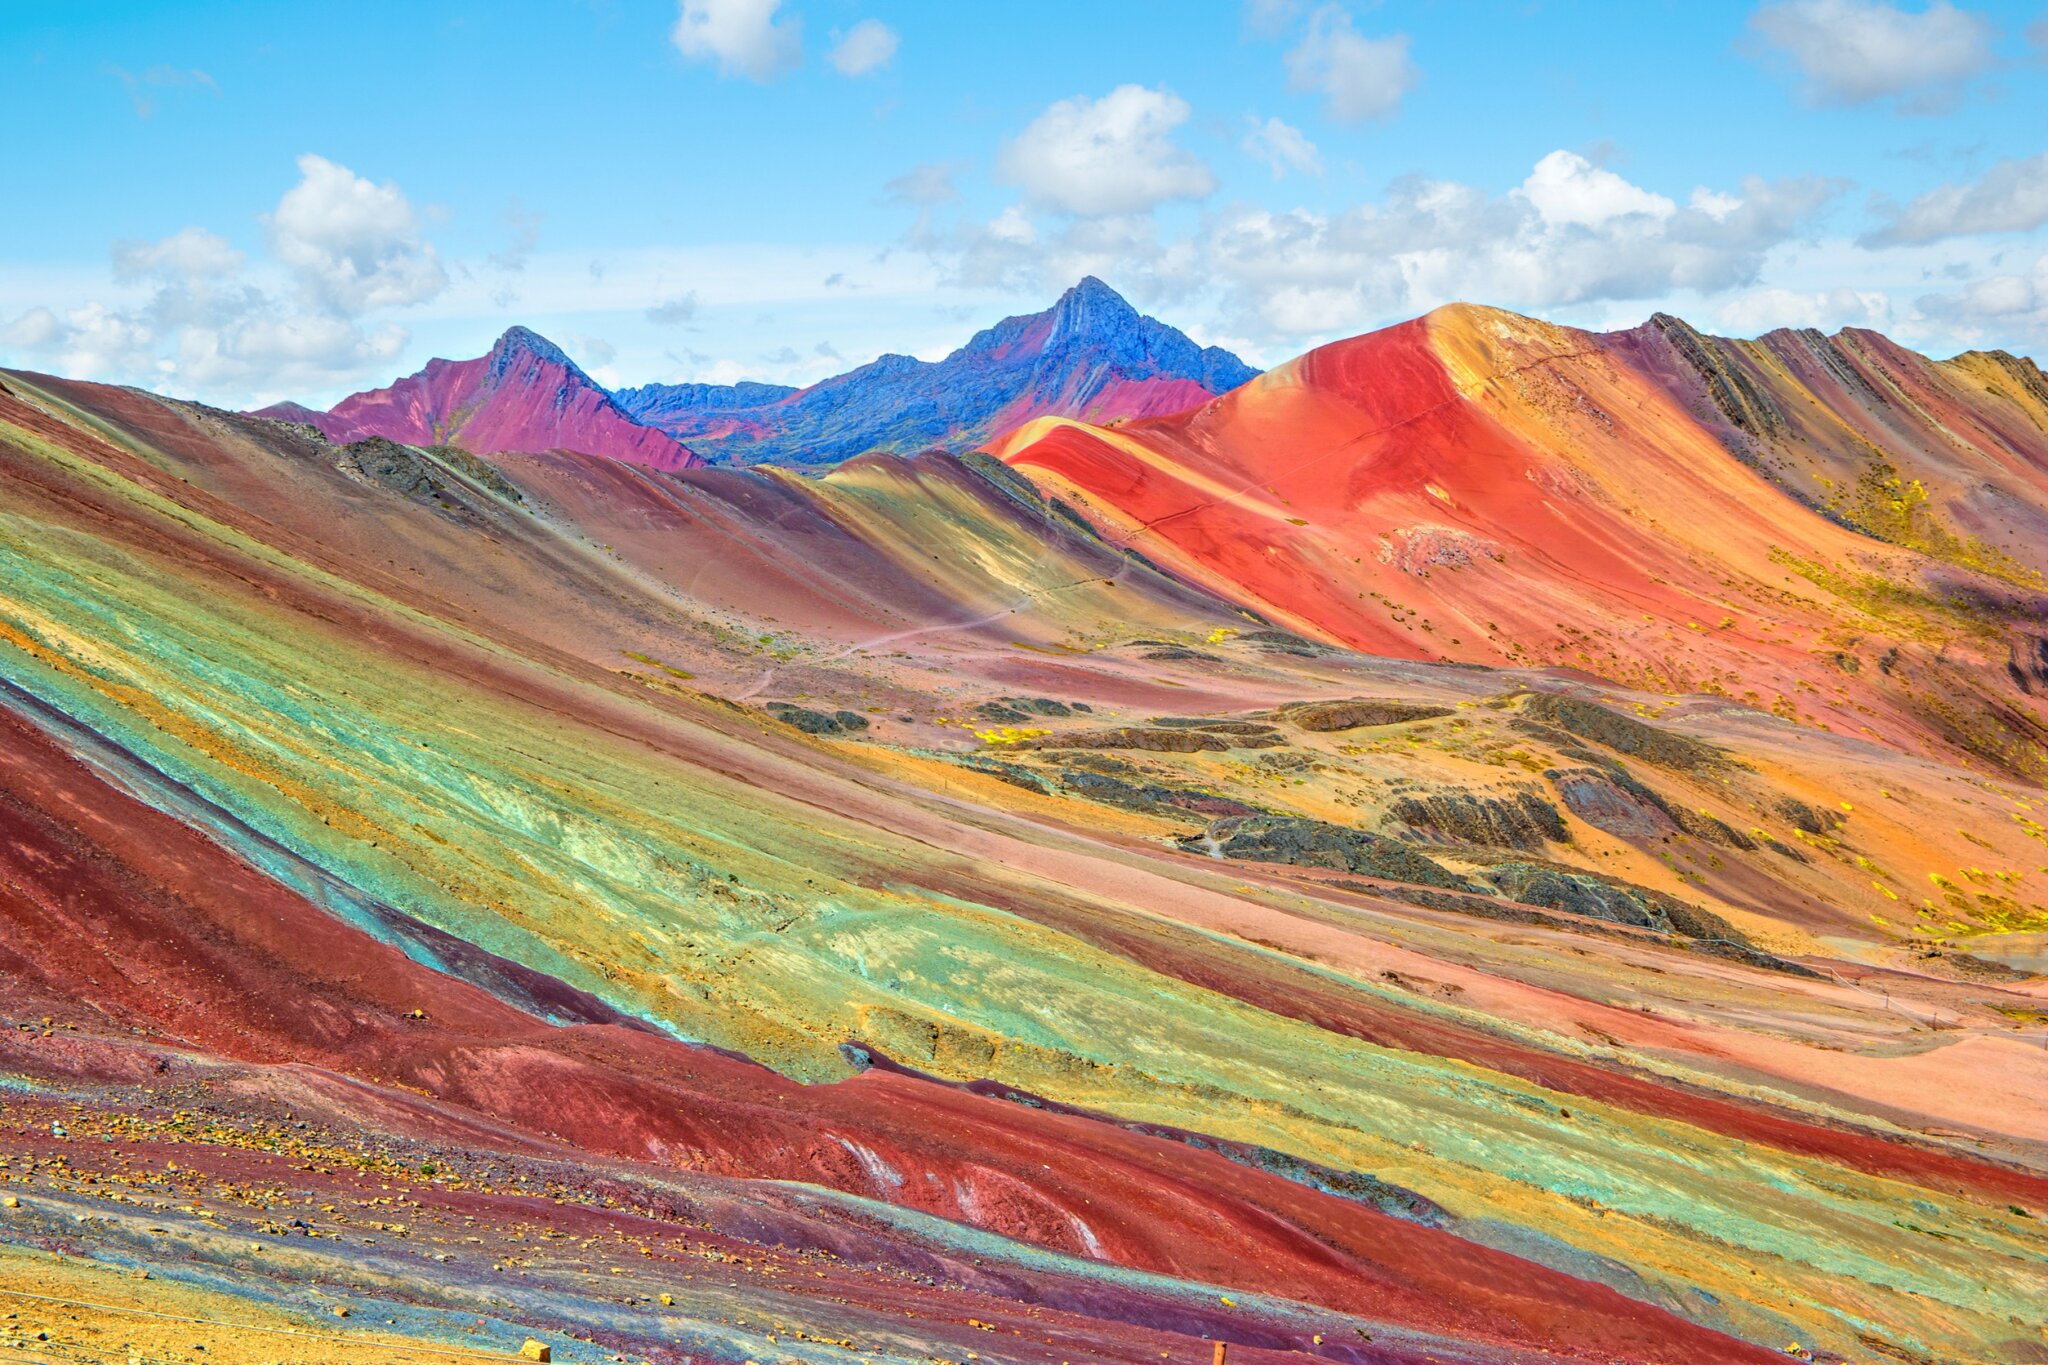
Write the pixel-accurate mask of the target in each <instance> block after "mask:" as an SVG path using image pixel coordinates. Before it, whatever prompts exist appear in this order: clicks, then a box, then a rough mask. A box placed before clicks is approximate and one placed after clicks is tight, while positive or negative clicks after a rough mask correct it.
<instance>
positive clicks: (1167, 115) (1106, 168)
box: [998, 85, 1216, 215]
mask: <svg viewBox="0 0 2048 1365" xmlns="http://www.w3.org/2000/svg"><path fill="white" fill-rule="evenodd" d="M1187 117H1188V106H1187V102H1186V101H1185V100H1182V99H1181V98H1180V97H1179V96H1178V95H1174V94H1172V93H1170V92H1168V91H1166V90H1149V89H1147V88H1145V87H1144V86H1142V85H1120V86H1118V87H1117V88H1116V89H1114V90H1112V91H1110V92H1109V93H1108V94H1107V95H1104V96H1103V97H1102V98H1101V99H1099V100H1090V99H1084V98H1078V97H1077V98H1074V99H1067V100H1061V101H1060V102H1059V103H1057V104H1055V105H1053V106H1052V107H1051V108H1049V109H1047V110H1046V111H1045V112H1044V113H1042V114H1040V115H1039V116H1038V117H1037V118H1036V119H1034V120H1032V122H1031V125H1030V126H1029V127H1027V128H1026V129H1025V130H1024V131H1023V132H1022V133H1019V134H1018V135H1017V137H1016V139H1015V140H1014V141H1012V142H1011V143H1010V144H1009V145H1008V146H1006V147H1004V148H1003V151H1002V156H1001V158H1000V160H999V162H998V168H999V170H1000V171H1001V174H1002V176H1003V178H1004V179H1005V180H1006V181H1008V182H1009V183H1011V184H1014V185H1017V186H1018V187H1019V188H1021V189H1022V190H1023V191H1024V194H1025V196H1026V197H1027V198H1028V199H1029V200H1030V201H1031V202H1032V203H1033V204H1035V205H1038V206H1039V207H1042V208H1047V209H1053V210H1056V211H1059V212H1063V213H1074V214H1083V215H1096V214H1111V213H1139V212H1143V211H1145V210H1147V209H1150V208H1153V207H1154V206H1156V205H1158V204H1162V203H1164V202H1166V201H1167V200H1170V199H1200V198H1202V197H1204V196H1205V195H1207V194H1209V193H1210V192H1211V191H1213V190H1214V189H1215V188H1216V177H1215V176H1214V175H1212V174H1210V172H1209V168H1208V167H1207V166H1206V165H1204V164H1203V163H1202V161H1201V159H1200V158H1199V157H1196V156H1194V155H1193V154H1192V153H1189V152H1187V151H1184V150H1182V149H1181V148H1180V147H1177V146H1175V145H1174V143H1173V141H1172V138H1171V137H1170V134H1171V133H1172V132H1173V130H1174V129H1175V128H1178V127H1179V126H1180V125H1181V124H1183V123H1185V122H1187Z"/></svg>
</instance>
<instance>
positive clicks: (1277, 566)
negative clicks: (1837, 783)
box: [1001, 306, 2048, 771]
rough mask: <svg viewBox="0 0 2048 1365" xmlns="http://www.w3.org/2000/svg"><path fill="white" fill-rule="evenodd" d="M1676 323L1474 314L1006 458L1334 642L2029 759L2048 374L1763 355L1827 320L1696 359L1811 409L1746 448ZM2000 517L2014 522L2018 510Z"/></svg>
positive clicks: (1024, 439)
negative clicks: (1565, 672)
mask: <svg viewBox="0 0 2048 1365" xmlns="http://www.w3.org/2000/svg"><path fill="white" fill-rule="evenodd" d="M1679 326H1682V324H1679ZM1672 334H1673V327H1672V325H1670V324H1668V323H1667V324H1658V325H1652V326H1650V327H1648V328H1646V329H1638V331H1636V332H1631V333H1624V334H1619V335H1617V336H1595V335H1592V334H1589V333H1585V332H1579V331H1575V330H1572V329H1569V328H1562V327H1555V326H1551V325H1549V324H1546V323H1541V322H1537V321H1535V320H1533V319H1529V318H1522V317H1517V316H1515V315H1513V314H1509V313H1503V312H1499V311H1496V310H1491V309H1482V308H1472V307H1465V306H1458V307H1452V308H1447V309H1442V310H1439V311H1438V312H1436V313H1432V314H1430V315H1429V316H1428V317H1426V318H1421V319H1417V320H1415V321H1413V322H1409V323H1404V324H1401V325H1399V326H1396V327H1391V328H1388V329H1386V330H1384V331H1380V332H1375V333H1372V334H1370V335H1368V336H1363V337H1359V338H1355V339H1353V340H1350V341H1344V342H1338V343H1335V344H1333V345H1330V346H1326V347H1323V348H1321V349H1319V350H1316V351H1312V352H1310V353H1309V354H1307V355H1305V356H1303V357H1301V358H1300V359H1298V360H1296V361H1293V362H1290V363H1289V364H1287V365H1283V366H1280V367H1278V368H1276V369H1275V370H1273V371H1271V372H1269V373H1268V374H1266V375H1264V376H1262V377H1261V378H1260V379H1259V380H1257V381H1256V382H1254V383H1252V384H1250V385H1247V386H1246V387H1244V388H1242V389H1239V390H1237V391H1236V392H1234V393H1232V394H1229V395H1226V396H1225V397H1223V398H1220V399H1217V400H1216V401H1215V402H1213V403H1210V404H1208V405H1206V406H1204V407H1202V408H1200V409H1197V410H1195V411H1193V412H1189V413H1185V414H1182V415H1179V416H1176V417H1172V418H1166V419H1161V420H1157V421H1150V422H1135V423H1131V424H1128V425H1126V426H1123V427H1120V428H1118V429H1115V430H1105V429H1101V428H1096V427H1091V426H1087V425H1084V424H1081V423H1077V422H1071V421H1064V420H1054V419H1047V420H1042V421H1039V422H1036V423H1033V424H1031V425H1030V426H1028V427H1026V428H1024V429H1021V430H1019V431H1018V432H1016V433H1014V434H1013V435H1012V436H1011V437H1009V438H1008V439H1007V441H1005V442H1004V443H1003V446H1002V450H1001V453H1002V454H1003V457H1004V458H1005V459H1007V460H1008V461H1010V462H1011V463H1012V464H1013V465H1014V466H1015V467H1017V468H1018V469H1020V470H1022V471H1024V472H1026V473H1028V474H1029V475H1031V476H1032V477H1033V478H1034V479H1038V480H1041V481H1043V482H1045V483H1046V484H1047V485H1048V487H1049V488H1050V489H1052V490H1055V491H1058V492H1060V493H1061V494H1063V495H1064V496H1067V497H1069V498H1070V499H1072V500H1073V501H1074V502H1076V504H1077V505H1079V506H1080V507H1081V508H1082V509H1083V510H1084V511H1086V512H1088V513H1089V514H1090V515H1091V516H1093V517H1095V518H1096V519H1097V520H1098V522H1099V523H1100V524H1103V525H1105V526H1106V527H1111V528H1114V532H1113V538H1114V539H1116V540H1118V541H1119V542H1121V543H1125V544H1128V545H1129V546H1130V547H1131V548H1133V549H1135V550H1138V551H1140V552H1142V553H1144V554H1145V555H1146V556H1148V557H1149V558H1151V559H1153V560H1154V561H1156V562H1159V563H1161V564H1163V565H1164V566H1166V567H1168V568H1169V569H1171V570H1175V571H1178V572H1181V573H1183V574H1184V575H1186V576H1188V577H1189V578H1191V579H1192V580H1194V581H1197V582H1200V583H1203V584H1205V585H1206V586H1208V587H1210V588H1211V589H1212V590H1214V591H1217V592H1219V593H1221V594H1223V595H1225V596H1227V597H1230V598H1232V599H1233V600H1236V601H1239V602H1241V603H1243V604H1244V605H1246V606H1248V607H1250V608H1252V609H1254V610H1257V611H1259V612H1260V613H1262V614H1265V615H1267V616H1269V617H1271V618H1272V619H1274V620H1276V621H1279V622H1281V623H1283V624H1285V625H1287V626H1288V627H1289V628H1291V629H1295V630H1299V631H1302V632H1304V633H1308V634H1313V635H1316V636H1318V637H1320V638H1323V639H1328V640H1332V641H1337V642H1341V643H1343V644H1346V645H1350V646H1353V647H1355V648H1359V649H1363V650H1367V651H1371V652H1374V653H1380V654H1387V655H1392V656H1396V657H1407V658H1425V659H1449V660H1456V661H1461V662H1473V663H1489V664H1507V663H1541V664H1551V665H1565V666H1570V667H1574V668H1577V669H1581V670H1583V671H1585V672H1587V673H1591V674H1595V675H1598V676H1601V677H1605V678H1609V679H1613V680H1615V681H1619V682H1624V683H1627V684H1629V685H1631V686H1637V687H1642V688H1646V689H1648V690H1652V691H1658V692H1666V693H1674V692H1700V691H1711V692H1719V693H1722V694H1725V695H1727V696H1730V697H1733V698H1738V699H1741V700H1743V701H1745V702H1747V703H1749V704H1750V705H1753V706H1757V707H1760V708H1765V709H1770V710H1773V711H1776V712H1777V713H1778V714H1780V715H1781V716H1784V717H1787V718H1796V719H1798V720H1800V721H1802V722H1804V723H1809V724H1818V725H1827V726H1833V727H1840V728H1844V729H1847V730H1849V731H1851V732H1853V733H1860V734H1870V735H1873V736H1876V737H1880V738H1885V739H1887V740H1889V741H1890V742H1898V743H1906V744H1918V743H1922V742H1925V741H1927V740H1929V739H1934V740H1938V741H1941V742H1945V743H1949V744H1953V745H1955V746H1957V747H1960V748H1962V749H1967V750H1970V751H1971V752H1974V753H1976V754H1978V755H1979V756H1980V757H1983V758H1988V759H1990V760H1991V761H1993V762H1996V763H1999V764H2001V765H2003V766H2008V767H2010V766H2014V765H2018V766H2020V767H2021V768H2023V769H2025V770H2028V771H2032V770H2034V769H2035V768H2037V767H2038V766H2039V762H2040V759H2039V755H2040V750H2039V741H2040V740H2041V739H2042V738H2043V737H2044V736H2048V723H2044V715H2048V713H2044V711H2043V709H2042V706H2041V704H2040V701H2039V700H2038V699H2037V694H2039V693H2040V692H2041V691H2043V690H2044V689H2042V688H2041V687H2040V685H2039V680H2038V679H2037V678H2036V677H2035V676H2033V672H2031V671H2028V670H2033V671H2038V662H2037V661H2038V660H2040V659H2041V658H2042V657H2043V648H2044V647H2043V646H2042V644H2041V642H2040V637H2041V635H2042V633H2043V632H2042V631H2041V629H2040V623H2041V621H2042V619H2043V612H2044V609H2048V595H2044V593H2043V578H2042V571H2043V569H2044V568H2048V539H2044V538H2043V537H2041V536H2038V535H2030V534H2029V530H2028V525H2029V520H2030V519H2038V518H2039V517H2040V516H2041V515H2042V509H2044V508H2048V428H2044V427H2041V426H2036V425H2034V424H2035V423H2036V422H2041V421H2044V420H2048V402H2044V401H2043V399H2042V396H2041V393H2040V392H2039V391H2036V390H2030V389H2027V388H2025V387H2023V386H2022V385H2021V384H2020V383H2018V382H2016V381H2014V380H2013V379H2011V378H2010V377H2008V378H2007V379H2006V381H2005V383H2004V384H2003V386H2002V387H2001V386H2000V385H1998V384H1996V383H1993V382H1991V381H1989V380H1987V379H1986V378H1985V377H1984V374H1985V372H1986V369H1987V367H1991V368H1995V369H1996V372H1997V373H2000V374H2005V373H2007V371H2006V370H2005V369H2004V368H2002V365H2003V362H2000V363H1999V364H1998V365H1996V366H1993V365H1992V362H1985V361H1979V360H1970V359H1967V358H1966V359H1964V360H1960V361H1957V362H1950V363H1949V364H1948V365H1946V366H1941V365H1936V364H1935V363H1934V362H1929V361H1925V360H1922V359H1920V358H1919V357H1912V359H1911V361H1910V363H1909V362H1908V361H1906V360H1905V359H1903V358H1902V357H1904V356H1905V355H1906V354H1908V353H1904V352H1901V351H1900V350H1899V348H1896V347H1890V346H1889V343H1886V344H1885V345H1886V348H1888V349H1882V354H1884V355H1886V356H1888V357H1890V362H1889V363H1891V364H1892V365H1893V366H1894V370H1888V371H1886V372H1885V373H1886V374H1888V375H1892V374H1895V375H1896V376H1899V377H1894V378H1887V379H1883V380H1881V381H1879V380H1872V381H1868V382H1864V381H1857V382H1856V384H1855V386H1854V387H1851V381H1850V380H1848V379H1841V378H1837V379H1835V380H1834V382H1833V387H1829V386H1827V385H1823V384H1821V383H1820V382H1819V381H1818V380H1815V381H1814V387H1812V388H1807V387H1805V386H1803V385H1799V384H1797V383H1795V381H1794V379H1793V377H1792V373H1791V371H1790V369H1789V367H1787V366H1783V365H1780V366H1777V367H1776V368H1772V367H1770V366H1767V365H1766V364H1765V363H1764V362H1765V360H1767V359H1768V358H1769V357H1772V356H1775V355H1777V354H1778V350H1776V349H1774V348H1783V349H1784V350H1785V351H1787V352H1793V353H1809V354H1810V348H1811V341H1810V339H1803V338H1796V337H1788V336H1780V337H1778V338H1776V339H1767V341H1766V343H1764V344H1761V345H1758V346H1756V347H1754V348H1753V349H1747V350H1746V349H1744V348H1742V347H1739V346H1734V345H1732V344H1729V345H1726V346H1725V347H1724V346H1720V345H1718V344H1717V346H1715V347H1696V348H1695V351H1694V353H1695V354H1696V355H1700V354H1723V353H1727V354H1733V355H1734V356H1735V357H1736V358H1735V359H1734V360H1731V361H1730V362H1729V364H1731V365H1735V364H1740V365H1742V366H1744V367H1746V368H1745V369H1744V370H1743V371H1742V373H1743V374H1744V375H1745V376H1749V375H1752V374H1753V376H1754V377H1753V378H1748V377H1746V378H1744V379H1743V380H1742V381H1741V383H1740V384H1739V385H1737V384H1736V383H1735V382H1734V381H1726V382H1724V383H1723V385H1722V386H1723V388H1724V389H1726V390H1727V391H1729V392H1734V393H1751V394H1754V395H1758V396H1757V397H1754V398H1752V399H1751V400H1750V401H1751V404H1752V407H1757V408H1758V410H1759V411H1761V410H1762V409H1761V407H1759V406H1758V405H1760V404H1761V403H1763V402H1764V401H1765V400H1764V398H1763V397H1762V396H1761V395H1765V394H1774V395H1776V396H1775V397H1771V398H1770V399H1769V400H1768V401H1769V402H1770V404H1771V407H1770V411H1773V412H1787V413H1796V414H1797V417H1796V418H1784V419H1776V420H1781V422H1782V426H1781V427H1780V428H1779V429H1778V431H1777V432H1776V433H1775V434H1771V433H1768V432H1767V433H1766V435H1764V436H1762V437H1756V438H1751V437H1749V436H1748V435H1746V434H1745V433H1743V432H1740V431H1731V430H1730V426H1731V422H1730V419H1728V418H1727V417H1726V416H1725V413H1724V410H1723V408H1722V407H1720V406H1719V405H1717V404H1716V403H1715V401H1713V398H1712V395H1711V393H1710V392H1709V384H1708V380H1707V379H1702V378H1701V372H1700V371H1699V370H1698V369H1697V367H1696V366H1695V365H1694V364H1693V363H1691V362H1688V361H1686V360H1685V359H1684V358H1683V356H1682V355H1681V353H1680V352H1679V350H1678V348H1677V347H1676V346H1674V345H1672V344H1670V343H1669V340H1668V338H1669V337H1670V336H1671V335H1672ZM1685 335H1686V336H1691V335H1692V334H1691V333H1690V332H1689V329H1688V330H1687V332H1686V333H1685ZM1847 344H1849V345H1852V346H1861V347H1863V348H1864V349H1866V350H1868V351H1870V352H1872V353H1878V352H1879V351H1880V349H1881V348H1878V347H1877V346H1876V344H1875V343H1874V342H1859V341H1857V340H1856V339H1854V338H1851V339H1850V342H1849V343H1847ZM2015 363H2018V362H2015ZM1825 366H1826V362H1825V361H1824V360H1822V359H1813V360H1810V361H1809V362H1808V368H1809V370H1810V371H1812V370H1822V369H1824V368H1825ZM1842 369H1843V370H1845V371H1846V372H1847V373H1848V374H1849V375H1850V376H1852V377H1853V376H1854V375H1856V374H1857V373H1858V371H1856V370H1854V369H1853V368H1851V367H1848V366H1847V365H1844V366H1843V367H1842ZM1827 372H1828V373H1830V374H1835V373H1836V371H1833V370H1829V371H1827ZM1708 374H1709V378H1712V371H1711V369H1710V370H1709V371H1708ZM1904 376H1912V377H1913V380H1914V383H1917V385H1918V386H1919V388H1920V391H1922V392H1925V393H1927V394H1928V397H1927V398H1926V399H1925V400H1924V401H1922V400H1918V399H1910V395H1911V394H1912V393H1913V392H1914V387H1913V384H1909V383H1908V382H1907V379H1906V378H1905V377H1904ZM1717 382H1718V381H1717ZM1880 384H1881V386H1880ZM1929 386H1932V387H1931V388H1930V387H1929ZM1937 392H1938V395H1939V397H1938V399H1937V398H1936V397H1935V394H1936V393H1937ZM1880 436H1882V437H1883V439H1884V441H1885V444H1884V445H1882V446H1874V445H1873V444H1872V442H1873V440H1875V439H1876V438H1877V437H1880ZM1738 438H1739V439H1738ZM1873 451H1875V452H1876V453H1875V454H1873V453H1872V452H1873ZM1923 477H1924V479H1925V483H1924V484H1916V483H1914V482H1913V480H1914V479H1916V478H1923ZM1901 479H1903V480H1904V482H1903V483H1901V482H1900V480H1901ZM1888 480H1889V481H1890V482H1887V481H1888ZM1858 485H1862V486H1864V487H1865V489H1866V494H1865V495H1864V496H1863V498H1862V501H1860V502H1856V503H1854V504H1853V505H1851V504H1849V503H1848V501H1847V500H1846V498H1845V496H1844V495H1845V492H1847V491H1853V490H1854V489H1855V488H1856V487H1857V486H1858ZM1915 489H1918V490H1920V491H1917V492H1916V491H1914V490H1915ZM1887 490H1888V491H1887ZM1980 505H1981V506H1991V507H1999V508H2009V509H2012V511H2011V512H2009V513H2007V514H2005V519H2004V522H2003V527H2002V529H2001V527H2000V526H1998V525H1994V524H1991V523H1989V522H1987V521H1986V520H1985V519H1984V517H1983V516H1982V514H1981V513H1973V512H1972V510H1971V509H1972V508H1973V507H1974V506H1980ZM1859 508H1860V509H1862V511H1860V512H1859ZM1973 515H1974V517H1975V521H1974V522H1973V521H1972V517H1973ZM1979 531H1981V534H1978V532H1979ZM1873 532H1874V533H1878V534H1873ZM2014 669H2019V670H2020V672H2017V673H2016V672H2014V671H2013V670H2014Z"/></svg>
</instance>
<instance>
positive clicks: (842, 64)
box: [830, 19, 897, 76]
mask: <svg viewBox="0 0 2048 1365" xmlns="http://www.w3.org/2000/svg"><path fill="white" fill-rule="evenodd" d="M896 44H897V37H896V30H895V29H893V28H890V27H889V26H888V25H887V24H885V23H883V22H882V21H881V20H879V19H863V20H861V21H860V22H859V23H857V24H855V25H854V26H853V27H852V28H850V29H848V30H847V31H846V34H845V36H844V37H842V38H840V40H839V41H838V42H836V43H834V44H833V45H832V51H831V54H830V60H831V63H832V65H833V66H835V67H837V68H838V69H839V74H840V75H842V76H865V75H867V74H868V73H869V72H870V71H879V70H881V69H882V68H883V67H885V66H887V65H888V64H889V62H890V61H891V60H892V59H893V58H894V57H895V56H896Z"/></svg>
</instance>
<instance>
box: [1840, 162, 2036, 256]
mask: <svg viewBox="0 0 2048 1365" xmlns="http://www.w3.org/2000/svg"><path fill="white" fill-rule="evenodd" d="M1878 212H1879V213H1880V214H1881V215H1882V216H1884V217H1886V218H1888V219H1889V220H1890V221H1889V222H1888V223H1887V224H1886V225H1885V226H1884V227H1882V228H1879V229H1878V230H1877V231H1875V232H1872V233H1870V234H1869V235H1867V236H1866V237H1865V238H1864V239H1863V241H1864V244H1865V245H1866V246H1897V245H1899V244H1901V243H1911V242H1933V241H1939V240H1940V239H1942V238H1944V237H1961V236H1966V235H1969V234H1971V233H1980V232H2029V231H2032V230H2033V229H2034V228H2037V227H2040V226H2041V225H2042V224H2043V223H2048V152H2041V153H2038V154H2036V155H2034V156H2030V157H2024V158H2020V159H2017V160H2011V161H2001V162H1999V163H1998V164H1997V165H1996V166H1993V167H1992V168H1991V169H1990V170H1988V171H1986V172H1985V173H1984V174H1983V176H1982V177H1981V178H1980V179H1978V180H1976V181H1974V182H1972V183H1969V184H1962V185H1943V186H1941V187H1939V188H1938V189H1933V190H1929V191H1928V192H1927V193H1926V194H1923V195H1920V196H1919V197H1918V198H1916V199H1914V200H1913V201H1912V202H1911V203H1909V204H1906V205H1904V206H1903V207H1901V206H1899V205H1883V206H1881V207H1880V208H1879V210H1878Z"/></svg>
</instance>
